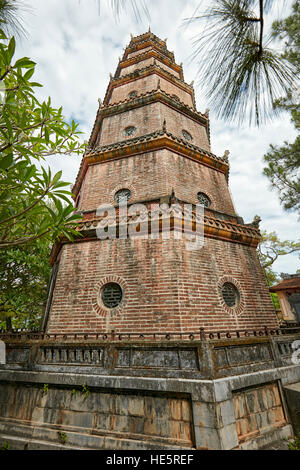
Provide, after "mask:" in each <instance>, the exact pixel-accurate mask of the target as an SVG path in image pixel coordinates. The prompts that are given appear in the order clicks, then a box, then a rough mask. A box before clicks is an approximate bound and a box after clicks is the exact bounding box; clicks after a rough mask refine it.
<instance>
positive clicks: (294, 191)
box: [264, 1, 300, 214]
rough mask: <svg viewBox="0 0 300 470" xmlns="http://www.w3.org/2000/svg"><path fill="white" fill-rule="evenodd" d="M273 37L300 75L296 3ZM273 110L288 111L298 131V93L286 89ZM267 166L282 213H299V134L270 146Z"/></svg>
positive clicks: (298, 5)
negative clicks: (276, 39) (281, 44)
mask: <svg viewBox="0 0 300 470" xmlns="http://www.w3.org/2000/svg"><path fill="white" fill-rule="evenodd" d="M273 37H275V38H279V39H281V40H284V41H285V48H284V52H283V54H282V57H283V58H284V59H285V60H287V61H288V62H290V63H291V64H292V65H293V66H294V67H295V69H296V71H297V73H298V76H299V72H300V2H299V1H296V2H295V3H294V5H293V14H292V15H291V16H289V17H288V18H286V19H285V20H281V21H276V22H274V23H273ZM274 107H275V108H276V109H279V110H285V111H288V112H289V113H290V114H291V121H292V123H293V124H294V126H295V129H296V130H299V128H300V106H299V92H295V91H294V90H293V89H290V90H288V92H287V93H286V96H285V97H283V98H280V99H278V100H276V101H275V102H274ZM264 160H265V163H266V164H267V166H266V167H265V168H264V174H265V175H266V176H267V177H268V178H269V180H270V182H271V187H272V188H273V189H275V190H277V192H278V194H279V199H280V202H281V204H282V206H283V208H284V209H285V210H292V211H295V212H298V213H299V214H300V135H299V134H298V136H297V137H296V140H295V142H293V143H289V142H284V145H282V146H281V147H278V146H275V145H270V149H269V151H268V152H267V154H266V155H265V156H264Z"/></svg>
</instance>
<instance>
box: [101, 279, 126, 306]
mask: <svg viewBox="0 0 300 470" xmlns="http://www.w3.org/2000/svg"><path fill="white" fill-rule="evenodd" d="M122 297H123V292H122V289H121V286H120V285H119V284H117V283H116V282H109V283H108V284H105V285H104V286H103V287H102V290H101V300H102V303H103V305H104V307H106V308H115V307H117V306H118V305H119V304H120V302H121V300H122Z"/></svg>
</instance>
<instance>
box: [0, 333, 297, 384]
mask: <svg viewBox="0 0 300 470" xmlns="http://www.w3.org/2000/svg"><path fill="white" fill-rule="evenodd" d="M295 329H296V330H297V331H295ZM292 331H293V333H290V334H288V333H286V332H285V333H282V331H281V329H276V330H269V329H267V328H266V329H261V330H251V331H250V330H249V331H248V330H236V331H231V332H229V331H217V332H206V331H205V330H204V329H201V330H200V331H198V332H192V333H159V332H157V333H143V334H142V333H128V334H122V333H120V334H118V333H116V332H115V331H112V332H110V333H100V332H99V333H76V334H74V333H72V334H71V333H61V334H58V333H57V334H45V333H40V332H17V333H6V334H0V339H2V340H4V342H5V343H6V364H5V365H2V366H0V367H2V368H8V369H24V370H33V371H34V370H35V371H36V370H38V371H43V370H44V371H53V372H57V373H65V372H72V371H74V370H76V372H80V371H81V370H82V371H83V370H85V371H86V370H87V368H88V370H89V373H92V374H101V375H131V376H132V375H133V376H149V377H153V376H157V377H182V378H206V379H212V378H219V377H224V376H230V375H236V374H246V373H249V372H254V371H258V370H264V369H270V368H273V367H283V366H286V365H292V364H294V362H293V353H294V351H295V348H294V346H295V344H296V341H297V340H298V341H299V340H300V328H298V327H297V328H296V327H294V328H293V330H292ZM74 368H75V369H74Z"/></svg>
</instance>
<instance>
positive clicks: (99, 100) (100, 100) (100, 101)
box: [98, 98, 102, 108]
mask: <svg viewBox="0 0 300 470" xmlns="http://www.w3.org/2000/svg"><path fill="white" fill-rule="evenodd" d="M98 103H99V108H101V106H102V99H101V98H98Z"/></svg>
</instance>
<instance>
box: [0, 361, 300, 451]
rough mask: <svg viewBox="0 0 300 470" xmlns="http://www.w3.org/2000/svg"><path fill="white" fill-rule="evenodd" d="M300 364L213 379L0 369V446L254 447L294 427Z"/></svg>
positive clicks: (289, 433)
mask: <svg viewBox="0 0 300 470" xmlns="http://www.w3.org/2000/svg"><path fill="white" fill-rule="evenodd" d="M299 380H300V366H295V365H294V366H286V367H280V368H272V369H268V370H264V371H257V372H252V373H249V374H243V375H236V376H231V377H223V378H220V379H215V380H200V379H185V378H184V379H181V378H153V377H130V376H108V375H99V373H98V374H96V373H94V374H92V373H86V372H84V368H82V370H80V371H78V369H77V372H76V373H75V371H73V372H71V371H70V373H66V372H65V371H64V372H63V373H62V372H61V371H60V370H59V367H57V370H56V371H55V372H54V371H51V372H49V371H26V370H13V369H10V368H9V366H1V369H0V447H3V446H4V447H5V446H7V445H8V446H9V448H10V449H53V450H54V449H113V450H118V449H125V450H126V449H128V450H145V449H157V450H159V449H178V450H179V449H199V450H200V449H221V450H229V449H260V448H263V447H264V446H267V445H270V444H272V443H274V442H277V441H280V440H283V439H286V438H290V437H292V436H293V430H292V427H291V424H290V418H289V411H288V409H287V407H286V404H285V396H284V394H283V392H282V389H283V387H285V386H287V385H289V384H293V383H296V382H299Z"/></svg>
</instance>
